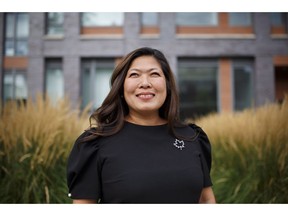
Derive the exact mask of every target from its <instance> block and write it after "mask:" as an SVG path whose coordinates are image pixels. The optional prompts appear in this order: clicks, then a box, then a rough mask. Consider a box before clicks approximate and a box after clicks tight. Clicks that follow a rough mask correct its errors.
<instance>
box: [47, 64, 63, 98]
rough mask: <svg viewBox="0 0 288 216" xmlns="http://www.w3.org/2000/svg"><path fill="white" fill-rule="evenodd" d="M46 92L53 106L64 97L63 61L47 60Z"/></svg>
mask: <svg viewBox="0 0 288 216" xmlns="http://www.w3.org/2000/svg"><path fill="white" fill-rule="evenodd" d="M45 92H46V94H47V96H48V97H49V99H50V100H51V101H52V103H53V104H55V103H56V102H57V101H58V100H59V99H62V98H63V97H64V79H63V70H62V59H46V61H45Z"/></svg>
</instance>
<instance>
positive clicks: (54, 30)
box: [46, 13, 64, 35]
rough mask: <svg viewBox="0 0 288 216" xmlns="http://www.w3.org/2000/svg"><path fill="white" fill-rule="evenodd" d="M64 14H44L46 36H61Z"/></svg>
mask: <svg viewBox="0 0 288 216" xmlns="http://www.w3.org/2000/svg"><path fill="white" fill-rule="evenodd" d="M63 23H64V13H47V14H46V34H47V35H62V34H63Z"/></svg>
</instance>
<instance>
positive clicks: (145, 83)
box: [140, 76, 151, 88]
mask: <svg viewBox="0 0 288 216" xmlns="http://www.w3.org/2000/svg"><path fill="white" fill-rule="evenodd" d="M140 88H151V83H150V81H149V78H148V77H145V76H143V77H142V79H141V81H140Z"/></svg>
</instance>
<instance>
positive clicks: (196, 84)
mask: <svg viewBox="0 0 288 216" xmlns="http://www.w3.org/2000/svg"><path fill="white" fill-rule="evenodd" d="M217 70H218V66H217V61H216V60H200V59H199V60H197V59H180V60H179V66H178V75H179V90H180V115H181V118H182V119H186V118H193V117H196V116H201V115H205V114H208V113H210V112H217V110H218V104H217V101H218V100H217V95H218V94H217V92H218V86H217V77H218V75H217V74H218V73H217Z"/></svg>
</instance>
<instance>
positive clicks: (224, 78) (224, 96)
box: [220, 59, 232, 112]
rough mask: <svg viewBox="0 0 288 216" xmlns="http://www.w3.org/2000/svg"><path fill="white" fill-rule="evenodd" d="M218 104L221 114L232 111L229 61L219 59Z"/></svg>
mask: <svg viewBox="0 0 288 216" xmlns="http://www.w3.org/2000/svg"><path fill="white" fill-rule="evenodd" d="M220 103H221V111H222V112H230V111H232V88H231V61H230V60H229V59H220Z"/></svg>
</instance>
